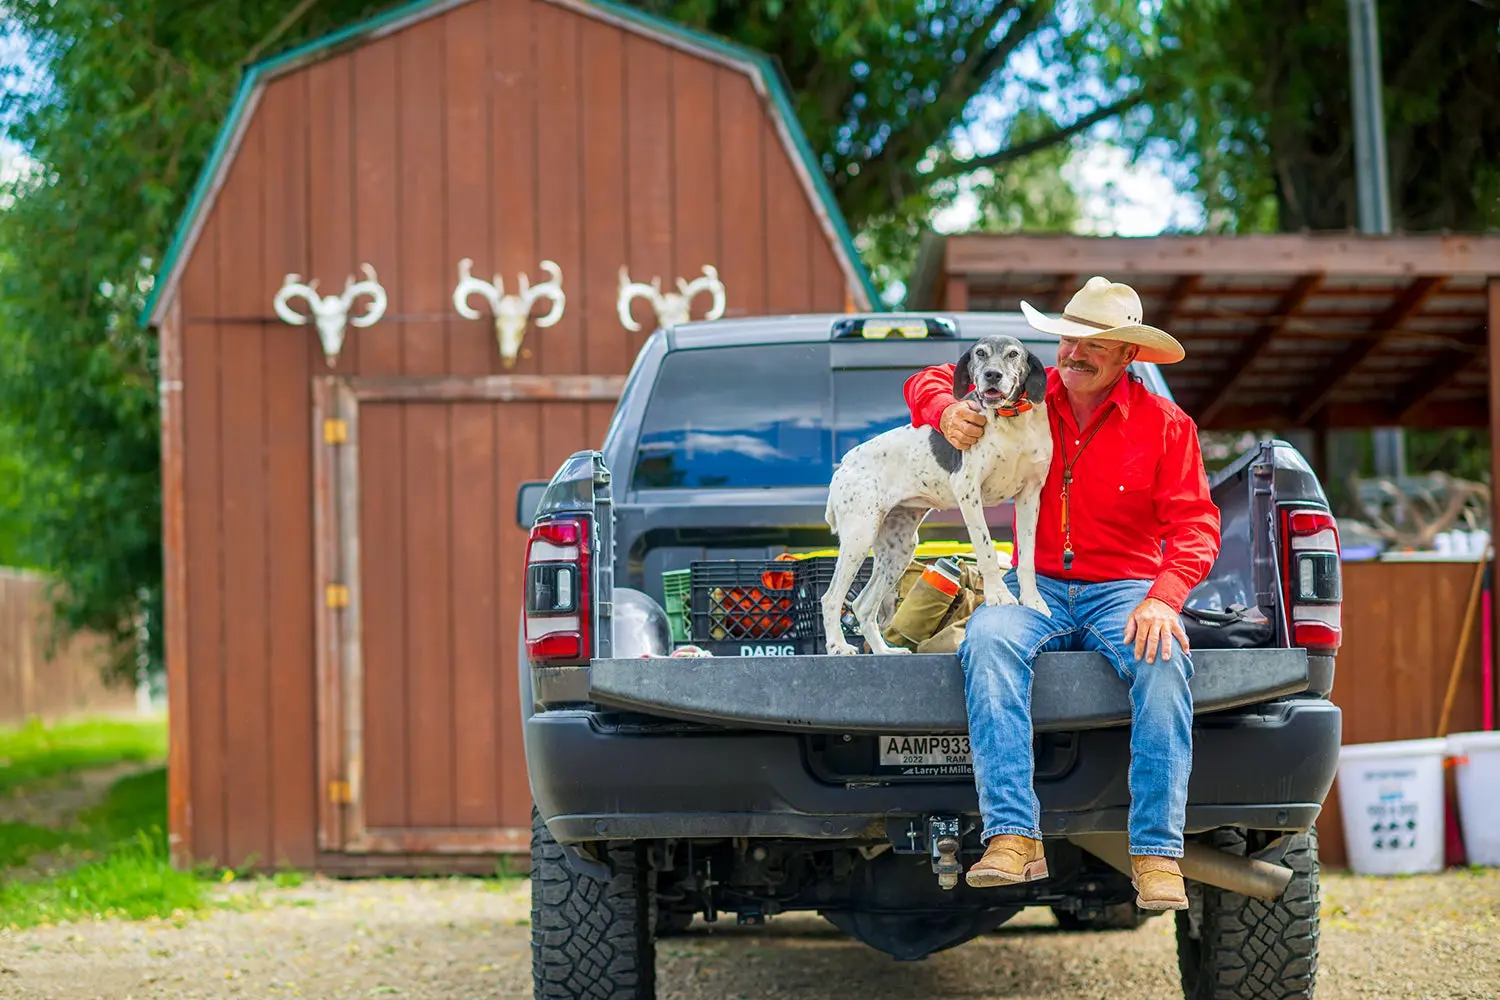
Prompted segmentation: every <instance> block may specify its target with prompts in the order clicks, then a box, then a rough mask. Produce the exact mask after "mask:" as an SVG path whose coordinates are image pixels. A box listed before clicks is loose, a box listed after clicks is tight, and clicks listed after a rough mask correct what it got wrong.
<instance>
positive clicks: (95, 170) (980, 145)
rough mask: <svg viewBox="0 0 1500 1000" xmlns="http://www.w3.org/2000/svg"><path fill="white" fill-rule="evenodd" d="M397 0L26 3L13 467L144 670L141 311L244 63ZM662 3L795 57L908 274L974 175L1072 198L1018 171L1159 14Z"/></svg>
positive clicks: (1, 27)
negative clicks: (921, 229) (930, 228)
mask: <svg viewBox="0 0 1500 1000" xmlns="http://www.w3.org/2000/svg"><path fill="white" fill-rule="evenodd" d="M390 6H393V4H392V3H391V2H389V0H387V2H386V3H372V2H364V0H322V2H314V0H257V2H250V0H191V2H190V0H69V2H67V3H55V2H53V0H8V2H7V3H5V4H3V5H0V18H3V21H0V31H3V32H4V33H6V34H8V35H10V36H11V38H12V39H17V38H18V39H21V40H22V41H24V43H25V45H26V47H27V51H28V53H29V56H30V59H29V61H30V63H32V64H33V65H34V66H35V67H36V68H37V69H38V70H39V76H38V78H35V79H33V78H28V77H27V76H25V75H24V74H22V73H21V72H19V71H18V67H17V66H16V65H10V66H0V74H3V76H4V79H3V80H0V93H3V94H4V96H3V98H0V126H3V128H4V130H5V134H6V135H7V136H8V137H9V138H10V139H12V140H14V141H15V142H17V143H18V144H19V145H20V146H21V147H22V148H23V149H24V151H25V153H26V154H27V156H28V157H29V158H30V160H31V161H32V162H33V163H34V164H36V169H34V170H32V171H30V172H29V173H27V174H25V175H23V176H22V177H20V178H18V179H15V180H12V181H10V182H9V183H7V184H6V185H5V187H4V190H0V203H5V202H12V201H13V203H12V204H10V207H9V208H8V209H7V210H5V211H3V212H0V260H6V261H7V263H6V264H5V265H4V266H3V267H0V422H5V423H7V424H8V425H9V426H10V427H11V428H12V429H13V431H14V437H15V440H14V441H13V442H12V447H13V454H14V455H15V456H16V460H15V461H14V462H13V464H12V466H11V467H10V469H9V475H10V476H11V477H12V479H11V482H12V483H13V484H14V488H15V489H17V491H18V492H19V493H20V494H21V495H22V496H23V497H24V498H25V502H26V505H27V511H26V521H27V536H28V537H27V543H28V545H30V546H31V547H32V551H33V552H34V553H35V555H36V557H37V558H38V559H40V560H42V561H43V562H44V563H45V565H46V566H47V567H48V569H49V570H50V571H52V572H53V573H54V574H55V575H56V577H57V578H58V580H59V582H60V584H61V586H60V587H59V591H58V593H59V596H58V598H57V600H58V607H57V612H58V617H59V619H60V620H61V621H62V622H63V623H64V624H65V625H66V626H68V627H74V628H77V627H86V628H89V629H93V630H97V631H99V632H101V633H103V634H105V635H108V636H111V637H113V639H114V640H115V643H114V657H113V661H112V662H113V664H114V666H115V668H116V669H118V670H121V671H131V670H133V669H134V663H135V652H136V651H135V648H134V646H135V637H136V634H137V632H136V624H137V621H138V619H139V618H140V616H142V615H145V616H146V618H147V620H148V622H150V623H151V624H152V626H153V627H152V628H151V629H150V634H151V635H152V647H151V649H150V650H149V652H150V655H151V659H152V661H153V662H154V663H158V664H159V663H160V637H161V629H160V628H159V627H155V625H156V623H159V622H160V610H161V539H160V516H161V512H160V495H159V465H158V462H159V455H158V439H157V435H158V422H157V421H158V418H157V403H156V388H155V387H156V379H157V359H156V344H155V341H154V339H153V338H152V337H151V336H150V335H149V334H148V333H147V332H146V331H143V330H142V329H140V327H139V326H138V324H137V321H136V316H137V313H138V310H139V308H140V307H141V305H142V302H143V299H144V296H145V294H146V291H147V290H148V288H149V282H150V280H151V278H152V275H153V271H154V268H155V266H156V265H157V264H158V263H159V262H160V260H161V258H162V255H163V252H164V248H165V246H166V243H167V241H168V240H169V239H170V236H171V233H172V231H173V228H174V226H175V223H176V221H177V219H178V217H179V216H180V214H181V212H182V211H183V208H184V205H185V202H186V199H187V195H188V193H189V189H190V187H191V185H192V183H193V180H194V178H195V177H196V176H197V173H198V171H199V169H200V168H201V166H202V164H203V161H204V158H205V157H206V155H207V153H208V151H209V149H210V147H211V145H212V142H213V140H214V137H215V134H216V132H217V130H218V128H219V126H220V123H221V122H222V120H223V117H224V114H225V113H226V111H227V108H228V104H229V101H230V99H231V97H232V95H233V92H234V88H235V87H236V85H237V83H238V79H239V72H240V67H241V66H242V65H244V64H245V63H248V62H251V61H254V60H255V59H258V58H261V57H263V56H265V55H269V54H272V53H274V52H276V51H278V50H281V49H284V48H286V47H288V46H291V45H294V44H300V43H302V42H304V41H307V40H309V39H311V38H315V37H318V36H321V35H323V34H326V33H328V32H330V31H332V30H335V29H337V28H339V27H343V26H345V25H348V24H351V23H353V22H355V21H357V20H360V19H362V18H365V17H368V16H370V15H372V14H374V13H376V12H378V11H379V10H381V9H384V8H388V7H390ZM637 6H640V7H642V8H644V9H646V10H648V11H651V12H653V13H657V14H661V15H664V16H667V17H670V18H673V19H675V20H678V21H680V22H682V23H684V24H687V25H689V26H693V27H697V28H701V29H704V30H707V31H710V32H714V33H717V34H719V35H722V36H725V37H728V38H731V39H734V40H737V41H739V42H742V43H746V44H749V45H751V46H755V47H757V48H759V49H761V50H764V51H766V52H769V53H771V54H772V55H773V56H774V57H775V58H776V60H777V61H778V63H779V64H780V66H781V67H782V69H783V71H784V72H785V74H786V76H787V78H788V80H789V82H790V84H791V86H792V89H793V91H794V93H795V95H796V102H797V107H796V112H797V114H798V116H799V118H800V120H801V123H802V125H803V127H804V128H805V129H806V131H807V133H808V135H809V138H810V141H811V142H812V144H813V146H814V148H815V150H816V152H817V153H818V155H819V157H820V162H821V165H822V167H823V169H824V171H825V172H826V174H827V176H828V178H829V180H830V182H831V184H832V186H833V188H834V190H835V192H836V194H837V196H838V199H839V201H840V204H841V205H842V207H843V209H844V211H845V213H846V214H847V216H848V218H849V219H850V221H851V224H852V225H853V226H854V227H855V228H856V229H858V230H861V231H862V243H864V244H865V245H866V246H868V247H871V253H872V255H874V256H877V257H878V256H879V255H880V254H882V253H884V254H885V255H886V256H887V258H889V259H890V260H891V261H892V262H893V264H892V266H891V267H890V268H888V269H887V270H888V271H889V272H890V273H889V274H888V275H887V277H888V278H889V279H890V280H899V279H900V278H901V277H902V276H903V272H902V271H901V267H902V266H904V262H906V261H909V253H910V251H911V249H912V248H914V246H915V240H914V239H911V238H909V237H910V235H911V234H913V231H914V229H915V228H916V226H917V225H919V224H921V223H922V222H924V221H925V220H926V219H927V218H928V217H929V216H930V214H931V212H932V211H933V210H934V209H935V208H938V207H941V206H942V205H944V204H947V203H949V202H951V200H952V199H953V198H955V197H957V195H958V193H959V191H960V189H961V188H962V187H963V186H965V185H966V183H967V182H963V179H964V178H969V177H972V176H973V175H975V173H976V172H977V171H981V170H984V171H989V172H990V173H988V174H985V175H982V176H981V178H980V180H979V181H978V182H977V184H975V183H967V186H969V187H971V188H973V189H974V190H976V191H977V192H978V196H979V198H980V201H981V203H982V204H983V206H984V210H985V215H986V218H987V220H988V222H987V224H990V225H1017V226H1029V225H1041V224H1051V223H1053V222H1058V220H1065V219H1066V218H1067V215H1068V208H1067V204H1066V195H1065V194H1064V193H1062V192H1060V191H1058V190H1057V189H1056V188H1055V185H1054V188H1053V189H1052V190H1053V191H1054V195H1049V196H1048V197H1047V198H1045V199H1043V200H1042V201H1041V202H1039V203H1034V202H1033V201H1032V200H1030V192H1029V190H1026V189H1025V183H1024V175H1023V174H1020V173H1010V171H1015V170H1018V169H1019V168H1018V167H1017V164H1019V163H1021V162H1022V161H1023V160H1025V158H1026V157H1027V156H1030V155H1032V154H1035V153H1039V152H1043V151H1051V150H1057V151H1059V152H1058V153H1056V154H1053V161H1052V165H1051V167H1049V168H1047V170H1046V171H1044V172H1051V170H1052V169H1053V168H1055V167H1056V166H1057V164H1058V163H1060V162H1061V161H1060V160H1057V159H1056V157H1057V156H1058V155H1061V153H1060V151H1061V149H1062V148H1063V147H1061V146H1060V145H1059V144H1060V143H1064V142H1066V141H1067V140H1068V139H1070V138H1071V137H1072V136H1074V135H1077V134H1079V133H1081V132H1082V131H1083V130H1085V129H1087V128H1088V127H1090V126H1092V125H1093V124H1094V123H1096V122H1099V121H1103V120H1106V119H1108V118H1111V117H1113V116H1115V115H1116V114H1118V113H1120V112H1121V111H1122V110H1125V109H1128V108H1130V107H1132V106H1134V104H1135V103H1136V102H1138V101H1139V100H1140V99H1141V98H1140V92H1139V91H1138V89H1137V88H1136V87H1135V85H1134V84H1133V83H1132V82H1131V81H1130V80H1129V79H1127V78H1124V77H1122V76H1121V73H1120V67H1122V66H1123V65H1124V64H1125V62H1126V60H1127V59H1128V58H1130V57H1131V56H1132V53H1133V52H1134V50H1133V49H1132V48H1131V46H1132V45H1133V44H1134V43H1133V41H1132V39H1133V38H1134V33H1135V31H1136V28H1137V25H1136V24H1135V21H1134V17H1135V15H1134V13H1133V8H1131V7H1129V6H1128V5H1122V6H1121V8H1120V9H1121V10H1122V11H1124V13H1123V14H1119V15H1118V16H1116V15H1114V14H1111V12H1110V10H1108V9H1106V8H1105V7H1104V5H1102V4H1101V6H1100V8H1099V9H1098V10H1095V9H1093V8H1092V6H1091V4H1090V3H1089V0H1065V2H1058V0H920V2H918V0H880V2H875V0H803V2H798V3H787V2H785V0H740V2H722V0H717V2H716V0H637ZM3 51H4V49H3V48H0V53H3ZM1136 54H1138V53H1136ZM4 58H5V57H4V56H3V55H0V62H3V61H4ZM1021 126H1024V128H1021ZM1028 129H1029V131H1027V130H1028ZM976 136H979V137H981V138H984V141H983V142H975V137H976ZM989 136H998V137H999V139H998V143H999V146H998V148H993V149H992V148H989V147H990V146H991V145H994V142H993V141H990V140H989V139H988V138H985V137H989ZM986 177H987V178H989V179H988V180H986V179H985V178H986ZM1059 224H1060V223H1059ZM883 239H884V240H885V242H882V240H883Z"/></svg>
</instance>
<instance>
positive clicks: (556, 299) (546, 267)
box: [496, 260, 568, 326]
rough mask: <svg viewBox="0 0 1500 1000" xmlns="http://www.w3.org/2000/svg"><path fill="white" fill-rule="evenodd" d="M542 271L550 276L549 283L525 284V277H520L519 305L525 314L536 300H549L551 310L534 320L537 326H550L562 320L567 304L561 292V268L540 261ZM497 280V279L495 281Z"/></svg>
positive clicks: (547, 261) (545, 261)
mask: <svg viewBox="0 0 1500 1000" xmlns="http://www.w3.org/2000/svg"><path fill="white" fill-rule="evenodd" d="M542 270H543V271H546V272H547V273H548V274H550V275H552V278H551V280H550V281H544V282H542V283H541V284H539V285H532V284H530V283H528V282H527V280H526V275H524V274H522V275H521V303H522V304H523V305H524V306H525V307H526V308H525V310H524V311H525V312H526V313H530V312H531V305H532V303H533V302H535V301H536V300H537V299H541V298H550V299H551V300H552V309H551V311H550V312H548V313H547V315H545V316H543V317H541V318H540V319H538V320H536V325H537V326H551V325H552V324H553V323H556V322H557V321H558V320H559V319H561V318H562V313H563V306H564V305H565V304H566V303H567V301H568V300H567V296H565V295H563V290H562V268H560V267H558V266H557V265H556V264H554V263H553V262H552V261H550V260H544V261H542ZM496 280H497V281H498V280H499V279H498V278H497V279H496Z"/></svg>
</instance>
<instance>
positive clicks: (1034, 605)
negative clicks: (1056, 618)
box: [1021, 594, 1052, 618]
mask: <svg viewBox="0 0 1500 1000" xmlns="http://www.w3.org/2000/svg"><path fill="white" fill-rule="evenodd" d="M1021 603H1022V604H1024V605H1025V606H1026V607H1028V608H1030V609H1031V610H1032V611H1036V612H1039V613H1040V614H1042V615H1045V616H1046V617H1048V618H1051V617H1052V611H1051V609H1050V608H1048V607H1047V602H1046V601H1044V600H1042V595H1041V594H1032V595H1031V596H1030V597H1023V598H1021Z"/></svg>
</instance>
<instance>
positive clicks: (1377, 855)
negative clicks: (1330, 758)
mask: <svg viewBox="0 0 1500 1000" xmlns="http://www.w3.org/2000/svg"><path fill="white" fill-rule="evenodd" d="M1447 751H1448V741H1447V740H1443V739H1430V740H1395V741H1392V742H1389V743H1356V744H1353V745H1350V746H1345V747H1341V748H1340V749H1339V773H1338V789H1339V808H1340V811H1341V812H1342V813H1343V819H1344V843H1345V846H1346V847H1347V849H1348V852H1349V865H1350V867H1351V868H1353V869H1354V871H1355V872H1357V873H1358V874H1361V875H1415V874H1419V873H1422V872H1440V871H1442V870H1443V846H1444V839H1445V837H1444V812H1445V810H1444V808H1443V757H1444V755H1445V754H1446V753H1447Z"/></svg>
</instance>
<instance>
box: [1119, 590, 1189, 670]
mask: <svg viewBox="0 0 1500 1000" xmlns="http://www.w3.org/2000/svg"><path fill="white" fill-rule="evenodd" d="M1174 635H1175V636H1176V637H1177V641H1178V642H1180V643H1182V648H1183V649H1184V650H1185V651H1186V650H1188V640H1187V633H1186V632H1184V631H1183V630H1182V619H1181V618H1180V617H1179V616H1178V614H1177V612H1175V611H1173V610H1172V607H1171V605H1169V604H1167V602H1166V601H1162V600H1158V599H1157V598H1155V597H1148V598H1146V599H1145V600H1144V601H1142V602H1141V603H1140V604H1138V605H1136V608H1135V610H1134V611H1132V612H1130V617H1129V618H1128V619H1126V621H1125V641H1126V642H1130V641H1131V640H1134V641H1135V658H1136V659H1137V660H1145V661H1146V662H1147V663H1155V662H1156V651H1157V650H1158V649H1160V650H1161V658H1162V659H1163V660H1170V659H1171V658H1172V637H1173V636H1174Z"/></svg>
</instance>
